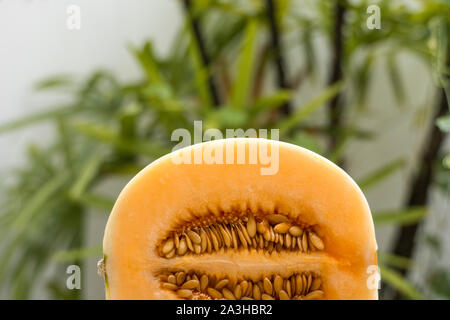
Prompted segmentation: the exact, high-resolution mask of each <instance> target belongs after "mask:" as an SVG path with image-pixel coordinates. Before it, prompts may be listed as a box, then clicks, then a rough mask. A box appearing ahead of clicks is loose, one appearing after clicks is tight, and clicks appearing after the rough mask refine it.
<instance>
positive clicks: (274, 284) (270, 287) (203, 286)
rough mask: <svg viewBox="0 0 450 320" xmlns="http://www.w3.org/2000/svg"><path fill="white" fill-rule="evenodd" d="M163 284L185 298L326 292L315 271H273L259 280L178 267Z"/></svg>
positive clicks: (297, 296)
mask: <svg viewBox="0 0 450 320" xmlns="http://www.w3.org/2000/svg"><path fill="white" fill-rule="evenodd" d="M161 280H162V281H163V282H162V288H163V289H167V290H172V291H174V292H175V293H176V294H177V295H178V296H179V297H180V298H185V299H225V300H277V299H279V300H313V299H318V298H321V297H322V296H323V294H324V293H323V291H322V290H321V285H322V281H321V278H320V277H319V276H317V275H315V274H313V273H312V272H302V273H295V274H292V275H291V276H290V277H287V278H284V277H282V276H280V275H272V276H266V277H263V278H261V279H260V280H258V281H252V280H249V279H247V280H240V281H238V280H232V279H229V278H216V277H215V276H208V275H206V274H202V275H201V274H196V273H186V272H183V271H178V272H174V273H170V274H168V275H167V274H166V275H164V276H162V279H161Z"/></svg>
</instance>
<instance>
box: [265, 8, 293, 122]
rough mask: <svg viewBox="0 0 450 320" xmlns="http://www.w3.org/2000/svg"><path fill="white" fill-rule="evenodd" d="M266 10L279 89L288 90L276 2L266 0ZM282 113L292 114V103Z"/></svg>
mask: <svg viewBox="0 0 450 320" xmlns="http://www.w3.org/2000/svg"><path fill="white" fill-rule="evenodd" d="M266 10H267V16H268V19H269V27H270V38H271V46H272V52H273V54H274V56H275V67H276V72H277V85H278V88H279V89H288V88H289V86H288V84H287V80H286V72H285V62H284V56H283V48H282V45H281V42H280V30H279V28H278V24H277V21H276V8H275V1H273V0H266ZM280 110H281V112H282V113H283V114H284V115H289V114H290V113H291V106H290V102H286V103H284V104H283V105H282V106H281V109H280Z"/></svg>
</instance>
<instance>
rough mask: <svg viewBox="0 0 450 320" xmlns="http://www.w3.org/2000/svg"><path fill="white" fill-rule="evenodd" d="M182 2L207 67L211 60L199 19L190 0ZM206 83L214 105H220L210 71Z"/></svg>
mask: <svg viewBox="0 0 450 320" xmlns="http://www.w3.org/2000/svg"><path fill="white" fill-rule="evenodd" d="M183 3H184V9H185V12H186V14H187V15H188V16H189V21H190V22H191V26H192V30H193V33H194V37H195V41H196V42H197V45H198V48H199V51H200V55H201V58H202V63H203V65H204V66H205V67H207V68H208V67H209V66H210V63H211V61H210V59H209V56H208V53H207V52H206V46H205V41H204V40H203V35H202V32H201V29H200V22H199V19H198V18H197V17H195V16H194V15H193V14H192V10H191V6H192V4H191V0H183ZM208 84H209V90H210V92H211V97H212V99H213V104H214V105H215V106H216V107H218V106H219V105H220V97H219V93H218V90H217V86H216V82H215V81H214V78H213V76H212V75H211V73H210V74H209V77H208Z"/></svg>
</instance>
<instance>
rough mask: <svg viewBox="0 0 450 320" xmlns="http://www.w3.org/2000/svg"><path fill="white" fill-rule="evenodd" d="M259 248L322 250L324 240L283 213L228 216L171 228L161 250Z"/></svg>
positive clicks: (165, 252) (175, 252) (164, 254)
mask: <svg viewBox="0 0 450 320" xmlns="http://www.w3.org/2000/svg"><path fill="white" fill-rule="evenodd" d="M222 248H223V249H231V248H232V249H252V248H253V249H258V250H267V251H268V252H269V253H272V252H273V251H274V250H276V251H278V252H280V251H282V250H289V251H299V252H311V251H316V250H323V249H324V243H323V240H322V239H321V238H320V237H319V236H318V234H317V233H315V232H314V231H313V230H311V228H304V227H301V226H299V225H295V224H294V223H292V222H290V221H289V219H288V218H287V217H286V216H284V215H281V214H269V215H265V216H261V217H258V218H255V216H254V215H253V214H250V215H248V216H244V217H226V218H224V221H216V222H213V223H210V224H208V225H203V226H193V227H189V228H186V227H183V228H182V230H180V231H175V232H172V233H171V234H170V235H169V236H168V237H167V238H166V239H165V240H164V241H162V243H161V245H160V246H159V254H160V255H161V256H162V257H165V258H173V257H175V256H183V255H185V254H187V253H191V254H201V253H206V252H207V253H212V252H214V251H218V250H220V249H222Z"/></svg>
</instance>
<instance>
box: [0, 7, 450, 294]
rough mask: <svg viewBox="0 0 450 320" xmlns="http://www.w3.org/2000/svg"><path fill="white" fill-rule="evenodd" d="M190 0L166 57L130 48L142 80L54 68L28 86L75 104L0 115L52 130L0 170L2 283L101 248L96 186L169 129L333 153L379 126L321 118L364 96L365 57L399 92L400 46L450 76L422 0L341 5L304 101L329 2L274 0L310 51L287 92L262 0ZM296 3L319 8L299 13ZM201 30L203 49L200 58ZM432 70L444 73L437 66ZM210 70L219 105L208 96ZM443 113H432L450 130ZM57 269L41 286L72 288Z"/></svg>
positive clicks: (404, 285)
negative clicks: (276, 137)
mask: <svg viewBox="0 0 450 320" xmlns="http://www.w3.org/2000/svg"><path fill="white" fill-rule="evenodd" d="M192 2H193V3H194V5H193V8H191V11H190V13H191V14H190V15H188V16H187V17H186V23H185V24H184V25H183V27H182V30H180V32H179V35H178V37H177V38H176V39H175V41H174V44H173V47H172V50H171V52H170V53H169V54H168V55H167V56H166V57H158V56H157V55H156V54H155V52H154V50H153V48H152V43H151V42H146V43H144V44H143V45H142V46H141V47H137V48H135V47H133V48H130V51H131V53H132V54H133V55H134V57H135V58H136V62H137V64H138V66H139V67H140V69H141V71H142V79H141V80H140V81H137V82H131V83H120V82H119V81H118V80H117V79H116V77H115V76H114V75H112V74H110V73H109V72H107V71H104V70H102V71H97V72H94V73H93V74H92V75H90V76H89V77H87V79H85V80H84V81H81V82H78V81H74V80H73V78H71V77H69V76H66V75H61V76H53V77H50V78H48V79H46V80H44V81H42V82H40V83H39V84H37V86H36V88H37V89H39V90H44V89H45V90H60V89H68V90H70V92H72V93H73V101H72V102H71V103H70V104H69V105H65V106H56V107H54V108H49V109H48V110H47V111H44V112H40V113H37V114H31V115H29V116H26V117H24V118H22V119H19V120H16V121H12V122H10V123H6V124H1V125H0V133H1V134H6V133H8V132H10V131H12V130H17V129H21V128H23V127H28V126H30V125H34V124H36V123H41V122H47V123H49V124H51V125H53V126H54V127H55V129H56V133H57V134H56V137H55V140H54V141H49V143H48V145H47V146H45V147H43V148H37V147H35V146H34V145H30V147H29V149H28V161H27V163H26V165H24V166H23V167H21V168H19V169H17V170H14V171H12V172H11V173H10V174H9V177H8V178H10V179H8V180H6V179H4V180H3V182H2V185H1V190H2V193H1V196H0V205H1V207H2V211H1V213H0V240H1V243H2V246H1V251H0V261H2V263H1V265H0V290H3V291H4V292H5V293H6V294H8V295H9V296H10V297H12V298H28V297H30V294H31V291H32V289H33V288H34V286H35V285H36V280H37V279H39V278H40V275H42V274H43V272H44V271H45V270H46V268H48V267H49V266H50V265H51V264H55V263H56V264H57V266H58V267H59V268H60V267H61V266H63V264H61V263H67V262H79V263H82V262H83V261H84V260H85V259H86V258H88V257H90V256H97V255H99V253H100V250H99V247H85V244H84V243H83V234H84V229H85V225H84V221H85V218H86V215H87V214H89V212H91V211H92V210H90V209H95V210H99V211H101V212H105V211H106V212H108V211H110V210H111V208H112V206H113V203H114V199H111V198H110V197H109V196H106V195H103V194H100V192H99V191H98V190H96V186H98V185H99V184H101V182H103V181H104V180H105V179H110V178H116V177H119V178H123V177H126V178H129V177H130V175H131V176H132V175H134V174H136V173H137V172H138V171H139V170H140V169H142V168H143V166H145V165H146V164H148V163H149V162H151V161H152V160H154V159H156V158H158V157H160V156H161V155H164V154H166V153H168V152H170V150H171V149H172V147H173V146H174V144H175V142H173V141H171V133H172V131H173V130H174V129H176V128H187V129H188V130H193V128H192V125H193V121H194V120H198V119H202V120H203V121H204V124H205V127H206V128H210V127H215V128H219V129H225V128H243V129H246V128H256V129H258V128H279V129H280V133H281V137H282V139H283V140H284V141H289V142H291V143H295V144H297V145H300V146H303V147H306V148H308V149H311V150H314V151H316V152H319V153H321V154H323V155H325V156H327V157H328V158H329V159H331V160H333V161H336V162H337V161H338V160H339V159H341V158H342V155H343V154H345V149H346V147H347V145H348V142H349V141H350V140H352V139H368V138H371V137H372V136H373V134H374V133H372V132H367V130H366V129H365V128H359V127H356V126H352V125H350V124H347V123H342V124H341V125H340V127H339V128H333V129H331V128H329V127H328V122H327V121H325V122H323V121H322V122H320V121H319V122H318V121H317V119H316V117H318V118H320V116H322V117H325V118H326V117H327V116H328V113H327V110H326V109H325V108H326V107H327V104H328V103H329V102H330V101H331V100H332V99H333V98H335V97H340V98H342V97H344V98H345V100H346V104H348V105H350V106H351V105H359V104H361V105H363V104H364V103H365V99H366V97H367V94H368V92H370V88H371V87H370V77H371V74H372V70H373V66H374V64H375V62H376V61H377V59H379V58H380V57H384V56H385V55H383V52H384V51H382V49H383V50H386V47H387V48H388V50H386V52H389V54H388V55H387V56H386V58H387V68H388V70H389V77H390V81H391V82H392V86H393V89H394V91H395V93H396V95H397V98H398V101H399V102H401V101H402V100H403V98H404V91H405V89H406V88H404V83H403V82H402V77H401V76H400V74H399V73H398V70H397V67H398V65H397V63H398V61H397V60H398V59H396V53H397V52H399V51H400V50H406V51H409V52H413V53H415V54H417V55H419V56H420V57H422V58H423V59H424V60H425V61H426V62H427V63H428V64H429V65H430V66H433V70H435V72H436V74H439V75H442V74H447V75H448V68H447V67H446V66H445V65H443V63H442V57H443V50H444V49H443V48H444V47H443V45H442V43H443V42H444V40H445V41H446V39H445V37H444V36H443V35H445V33H444V26H445V25H446V23H448V17H449V16H450V15H446V13H448V9H449V8H448V7H449V6H448V5H446V4H444V3H443V2H440V1H428V2H427V3H423V7H422V8H421V9H420V10H412V11H411V10H406V9H405V8H401V7H399V5H398V2H397V1H387V0H386V1H380V6H381V7H382V15H383V28H382V29H381V30H378V31H376V32H368V30H367V29H365V28H364V27H362V26H364V24H365V18H366V16H365V15H363V14H361V12H365V8H366V7H367V3H365V2H364V1H363V2H361V3H359V4H349V3H346V2H343V3H344V4H345V7H346V11H347V14H348V16H349V17H350V18H351V19H350V18H349V19H348V20H346V25H345V32H344V39H343V42H344V48H343V49H344V57H343V61H342V63H341V67H342V68H343V70H344V77H343V79H341V80H340V81H339V82H336V83H334V84H331V85H330V86H328V87H326V86H325V87H323V88H321V92H320V94H318V95H317V96H315V97H313V98H312V99H311V100H310V101H308V102H306V103H305V104H303V105H299V103H298V102H297V101H296V97H295V92H296V90H298V88H299V87H301V86H302V85H303V83H306V82H308V81H303V80H314V83H316V84H318V83H326V79H321V78H319V77H320V75H321V74H322V73H321V72H319V69H320V68H321V66H320V65H319V64H318V62H317V58H316V55H317V52H318V48H317V47H316V44H315V41H314V40H315V38H316V37H323V36H324V37H325V38H327V39H328V40H329V41H330V40H331V38H332V37H333V35H334V30H335V26H334V22H333V19H332V16H333V15H334V12H333V10H334V5H333V4H334V3H333V2H332V1H328V0H320V1H313V2H312V3H303V1H299V2H296V1H277V3H278V4H279V7H278V10H277V12H276V18H277V21H278V22H279V23H280V30H281V33H282V35H281V36H282V37H281V39H282V41H284V40H283V39H286V38H288V37H289V38H288V39H290V40H291V39H297V40H296V41H298V40H300V43H299V44H296V43H293V44H292V45H291V44H290V43H291V42H290V43H289V44H288V43H286V46H285V47H286V51H289V52H292V50H297V49H298V48H296V47H295V46H296V45H298V46H299V47H300V49H299V50H298V52H299V54H301V55H303V56H304V57H305V61H306V66H305V67H301V68H300V70H294V71H297V72H298V74H300V77H298V78H299V79H300V80H299V81H293V80H292V79H289V80H292V81H291V82H293V83H292V85H291V88H290V89H289V90H287V89H285V88H274V86H273V85H267V83H272V81H273V79H272V76H271V74H270V71H271V69H272V66H273V55H272V54H271V52H270V50H268V49H267V48H268V47H269V46H268V44H267V43H265V41H267V39H268V38H269V37H268V23H267V17H266V16H267V15H266V13H265V11H264V10H265V5H264V1H261V0H257V1H239V2H232V1H219V0H211V1H192ZM304 6H307V7H308V10H310V11H311V12H313V13H314V14H312V15H308V14H304V12H303V11H302V10H299V9H302V8H303V7H304ZM197 18H198V19H201V21H202V24H201V26H202V27H203V28H202V30H203V34H204V39H199V38H198V37H197V35H196V33H195V32H194V29H193V25H192V22H193V19H197ZM446 19H447V20H446ZM292 35H294V36H292ZM200 41H204V45H205V47H206V49H207V53H208V55H209V60H210V63H209V64H208V65H206V64H205V61H204V59H203V56H202V54H203V53H202V51H201V50H202V48H201V46H200ZM358 56H360V57H362V58H358ZM290 73H291V70H289V74H290ZM437 78H438V79H440V82H438V83H439V84H442V79H443V77H442V76H439V77H437ZM211 80H212V81H214V83H215V84H216V85H217V87H218V90H219V94H220V96H221V97H222V98H223V99H221V104H223V105H219V106H217V105H214V99H213V92H212V91H211V85H210V81H211ZM294 82H295V83H294ZM297 82H298V83H297ZM263 84H264V85H263ZM272 84H273V83H272ZM354 91H356V92H358V94H357V95H356V96H353V95H352V94H350V92H354ZM286 102H292V105H294V106H297V105H299V106H298V107H296V108H294V110H293V111H292V113H291V114H282V113H281V112H279V109H280V107H281V106H282V105H283V104H285V103H286ZM349 110H352V109H349ZM447 118H448V117H444V118H441V119H440V120H439V121H438V123H437V124H438V126H439V127H440V128H442V129H443V130H446V131H448V126H449V124H448V119H447ZM332 135H339V136H342V137H343V139H341V142H340V144H339V145H338V146H337V147H336V148H335V149H334V150H326V148H325V147H324V142H326V141H327V140H329V139H330V137H331V136H332ZM446 161H447V162H445V161H444V162H443V163H448V160H446ZM405 164H406V160H396V161H394V162H392V163H388V164H386V165H384V166H382V167H381V168H379V169H376V170H375V171H374V172H371V173H369V174H368V175H367V176H366V177H363V178H362V179H361V180H360V186H361V188H363V189H369V188H370V187H372V186H374V185H376V184H377V183H379V182H381V181H383V180H384V179H385V178H387V177H388V176H390V175H391V174H392V173H394V172H397V170H398V169H400V168H402V167H403V166H404V165H405ZM5 181H10V182H9V183H6V182H5ZM424 214H425V208H404V209H400V210H394V211H389V212H383V213H378V214H374V219H375V222H376V223H377V224H386V223H389V224H395V225H397V224H405V223H412V222H414V221H417V220H418V219H422V218H423V216H424ZM382 260H383V262H384V263H385V264H386V265H389V266H394V267H409V266H410V262H409V261H407V260H405V259H403V258H402V257H393V256H388V255H386V256H384V257H383V259H382ZM62 276H64V274H63V273H55V275H54V276H53V277H52V278H50V279H49V280H48V284H47V288H48V290H49V293H50V294H51V295H53V296H54V297H55V298H62V299H72V298H80V297H79V296H76V295H73V294H71V293H70V292H68V290H66V289H65V288H64V287H63V286H62V285H61V283H64V280H62V278H61V277H62ZM382 277H383V278H384V279H385V281H387V282H389V283H390V284H392V285H393V286H394V287H395V288H397V289H398V290H399V291H401V292H402V293H404V294H405V296H407V297H409V298H422V295H421V294H420V293H418V292H417V290H416V289H414V287H413V286H412V285H411V284H409V283H408V282H407V281H406V280H405V279H403V278H402V277H401V276H400V275H399V274H397V273H396V272H395V271H393V270H391V269H389V268H388V267H383V268H382ZM442 290H443V289H439V291H440V292H442ZM444 291H445V290H444Z"/></svg>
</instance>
